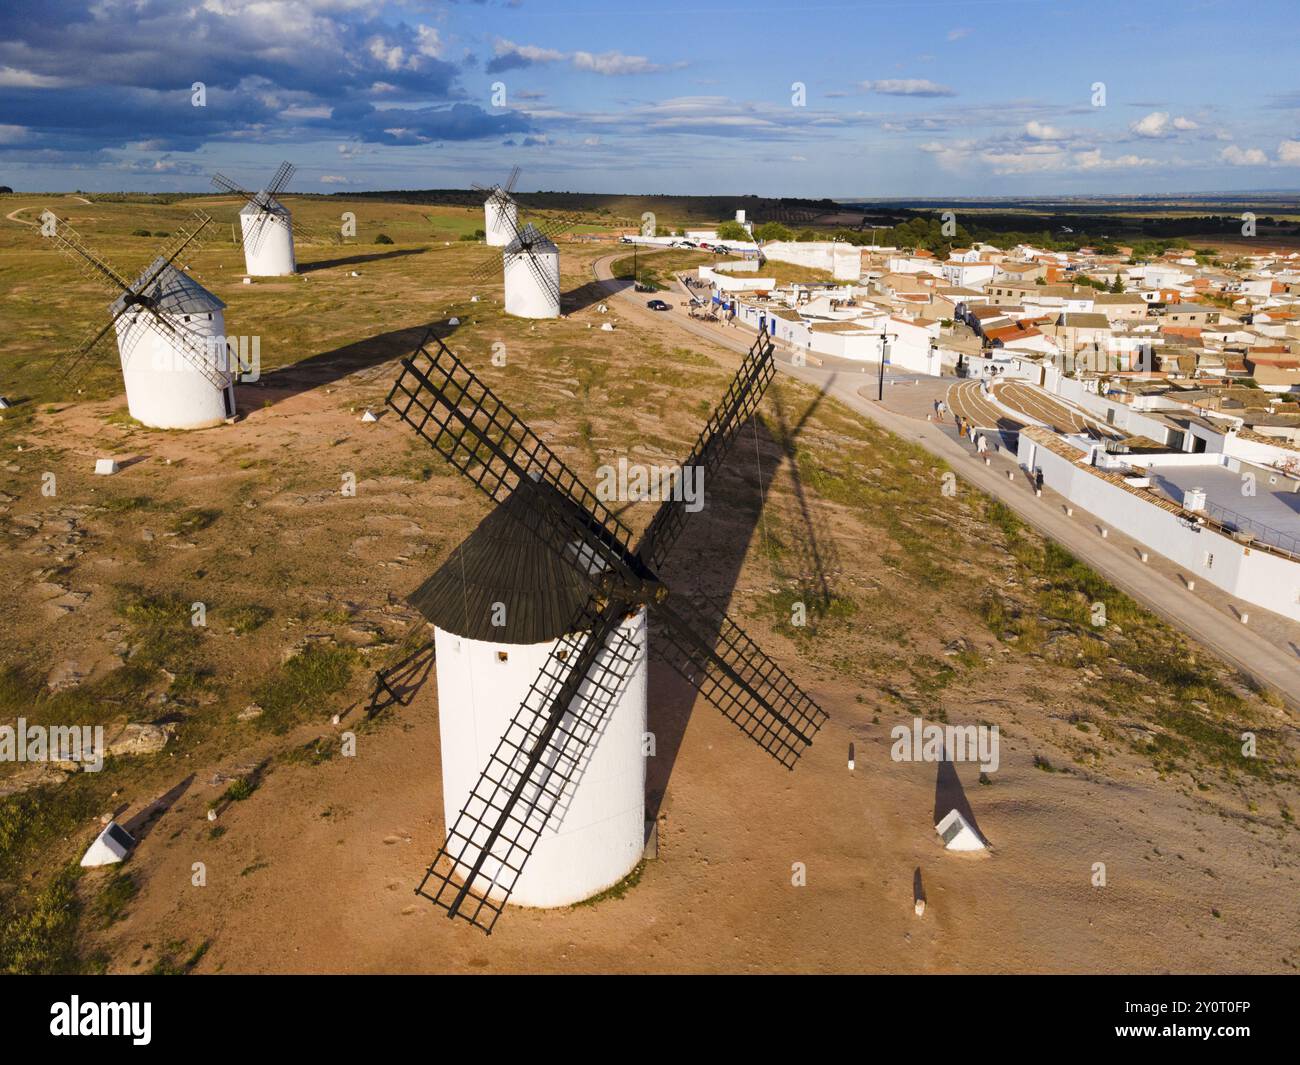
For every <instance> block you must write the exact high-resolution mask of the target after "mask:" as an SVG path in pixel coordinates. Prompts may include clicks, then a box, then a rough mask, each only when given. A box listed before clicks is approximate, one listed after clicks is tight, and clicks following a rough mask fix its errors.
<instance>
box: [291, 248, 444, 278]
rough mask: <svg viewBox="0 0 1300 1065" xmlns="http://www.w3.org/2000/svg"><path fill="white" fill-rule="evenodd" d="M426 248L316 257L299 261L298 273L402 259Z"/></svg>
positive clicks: (310, 272)
mask: <svg viewBox="0 0 1300 1065" xmlns="http://www.w3.org/2000/svg"><path fill="white" fill-rule="evenodd" d="M428 250H429V249H428V248H398V249H397V250H395V251H377V252H372V253H370V254H369V255H348V256H345V257H343V258H342V259H317V260H316V261H315V262H313V263H299V264H298V273H300V274H312V273H315V272H316V271H317V270H331V269H333V268H334V267H336V266H360V265H362V264H363V263H376V262H380V261H382V260H384V259H404V258H406V257H407V256H408V255H423V254H424V253H425V252H427V251H428Z"/></svg>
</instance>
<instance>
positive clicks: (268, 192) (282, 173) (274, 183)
mask: <svg viewBox="0 0 1300 1065" xmlns="http://www.w3.org/2000/svg"><path fill="white" fill-rule="evenodd" d="M297 170H298V168H297V167H296V166H294V165H293V163H291V162H289V161H288V160H285V161H284V162H282V163H281V164H280V165H279V166H278V167H276V169H275V173H274V174H272V175H271V180H270V181H268V182H267V184H266V188H265V189H263V190H262V193H261V194H262V195H264V196H266V197H267V199H268V200H270V199H274V198H275V197H276V196H278V195H280V193H281V192H283V191H284V188H285V186H286V185H288V184H289V182H290V181H291V180H292V178H293V175H294V174H295V173H296V172H297Z"/></svg>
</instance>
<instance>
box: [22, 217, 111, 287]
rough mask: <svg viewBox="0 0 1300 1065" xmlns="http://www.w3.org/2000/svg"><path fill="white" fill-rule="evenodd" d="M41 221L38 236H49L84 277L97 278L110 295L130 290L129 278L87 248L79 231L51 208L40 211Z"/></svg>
mask: <svg viewBox="0 0 1300 1065" xmlns="http://www.w3.org/2000/svg"><path fill="white" fill-rule="evenodd" d="M41 221H42V223H44V224H43V225H42V227H41V234H42V236H44V237H45V238H46V239H48V240H50V241H51V242H52V243H53V244H54V246H55V247H56V248H58V249H59V251H61V252H63V254H64V255H66V256H68V258H70V259H71V260H72V261H73V263H74V264H76V266H77V268H78V269H79V270H80V271H81V273H82V275H83V276H84V277H86V278H89V279H90V280H92V281H97V282H99V284H101V285H102V286H103V287H104V288H106V289H108V290H109V291H110V292H112V293H113V295H114V296H116V295H118V294H119V293H121V292H123V291H128V292H129V291H130V289H131V285H130V282H128V281H127V279H126V278H125V277H123V276H122V274H121V273H120V272H119V271H118V270H117V268H116V267H114V266H113V265H112V264H111V263H109V261H108V260H107V259H105V258H104V257H103V256H102V255H100V254H98V253H97V252H94V251H91V249H90V248H89V247H88V246H87V245H86V242H85V241H84V240H82V238H81V234H80V233H78V232H77V231H76V230H75V229H73V228H72V226H70V225H68V223H67V222H65V221H64V220H63V219H62V218H60V217H59V216H58V215H56V214H55V213H54V212H53V211H44V212H42V214H41Z"/></svg>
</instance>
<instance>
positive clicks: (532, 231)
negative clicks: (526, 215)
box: [501, 219, 560, 306]
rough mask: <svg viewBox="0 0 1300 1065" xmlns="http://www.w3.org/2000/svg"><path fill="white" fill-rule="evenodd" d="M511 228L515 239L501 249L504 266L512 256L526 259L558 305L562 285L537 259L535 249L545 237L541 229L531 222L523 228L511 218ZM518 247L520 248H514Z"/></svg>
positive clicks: (537, 279)
mask: <svg viewBox="0 0 1300 1065" xmlns="http://www.w3.org/2000/svg"><path fill="white" fill-rule="evenodd" d="M510 223H511V228H512V229H513V230H514V233H515V239H514V242H513V243H511V244H507V245H506V246H505V247H504V248H502V249H501V260H502V264H503V266H504V264H505V262H506V261H507V259H508V258H509V257H510V256H519V257H522V258H523V259H524V264H525V265H526V266H527V267H528V269H529V271H530V272H531V273H532V275H533V279H534V280H535V281H536V282H537V283H538V285H540V286H541V288H542V290H543V291H544V292H545V293H546V294H547V295H548V296H550V297H551V298H552V299H553V300H555V303H556V305H557V306H558V305H559V302H560V286H559V283H558V282H557V281H556V279H555V278H554V277H552V276H551V274H550V271H548V270H547V269H545V268H544V267H543V266H542V264H541V263H539V262H538V261H537V253H536V252H535V251H534V250H533V249H534V248H535V247H536V245H538V244H539V243H541V242H542V240H544V239H545V238H544V237H543V236H542V234H541V233H540V231H539V230H538V229H537V227H536V226H535V225H533V224H532V223H531V222H529V223H528V224H526V225H525V226H524V227H523V228H522V229H520V228H519V223H518V222H517V221H516V220H515V219H510ZM516 247H517V249H518V250H512V249H515V248H516Z"/></svg>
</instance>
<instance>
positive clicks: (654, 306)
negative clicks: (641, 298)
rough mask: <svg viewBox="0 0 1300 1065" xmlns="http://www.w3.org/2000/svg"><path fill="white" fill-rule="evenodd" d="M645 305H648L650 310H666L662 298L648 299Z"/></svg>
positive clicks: (666, 307)
mask: <svg viewBox="0 0 1300 1065" xmlns="http://www.w3.org/2000/svg"><path fill="white" fill-rule="evenodd" d="M646 306H647V307H649V308H650V309H651V310H652V311H666V310H668V304H666V303H665V302H664V301H663V300H650V301H649V302H648V303H647V304H646Z"/></svg>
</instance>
